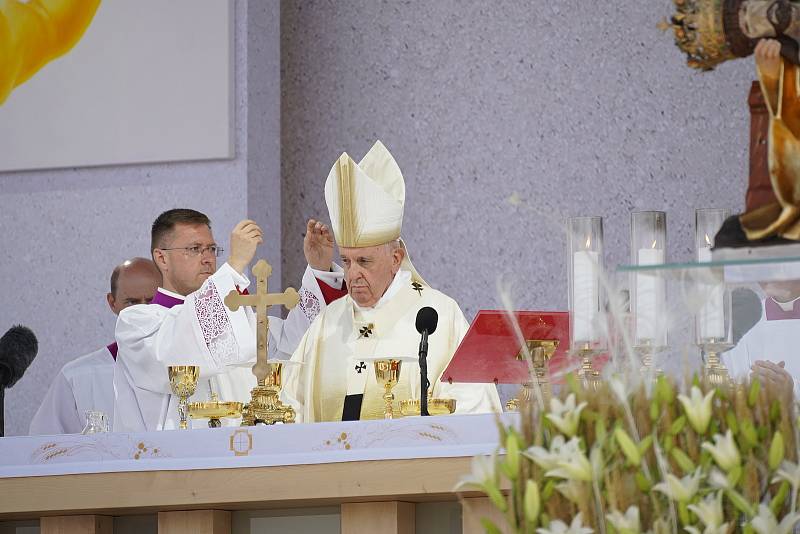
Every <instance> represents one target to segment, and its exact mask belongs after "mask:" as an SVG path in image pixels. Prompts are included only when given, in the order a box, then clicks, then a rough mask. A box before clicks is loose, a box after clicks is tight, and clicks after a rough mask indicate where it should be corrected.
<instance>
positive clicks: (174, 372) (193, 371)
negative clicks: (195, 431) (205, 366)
mask: <svg viewBox="0 0 800 534" xmlns="http://www.w3.org/2000/svg"><path fill="white" fill-rule="evenodd" d="M167 373H168V375H169V385H170V388H171V389H172V393H174V394H175V395H177V396H178V398H179V399H180V400H179V402H178V415H179V416H180V428H181V430H186V429H188V428H189V424H188V422H187V419H188V410H187V405H186V401H187V400H188V399H189V397H191V396H192V395H194V392H195V390H197V379H198V378H199V377H200V367H198V366H197V365H170V366H169V367H167Z"/></svg>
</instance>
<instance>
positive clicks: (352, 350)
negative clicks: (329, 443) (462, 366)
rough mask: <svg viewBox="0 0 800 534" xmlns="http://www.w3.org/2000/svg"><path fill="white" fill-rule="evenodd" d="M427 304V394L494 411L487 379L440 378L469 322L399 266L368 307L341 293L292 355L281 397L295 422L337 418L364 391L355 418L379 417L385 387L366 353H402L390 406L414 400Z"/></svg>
mask: <svg viewBox="0 0 800 534" xmlns="http://www.w3.org/2000/svg"><path fill="white" fill-rule="evenodd" d="M425 306H430V307H431V308H433V309H435V310H436V311H437V313H438V315H439V322H438V326H437V328H436V332H435V333H434V334H433V335H431V336H430V337H429V338H428V344H429V345H428V379H429V380H430V382H431V388H432V390H433V396H434V397H440V398H454V399H456V413H481V412H492V411H494V412H499V411H501V407H500V399H499V397H498V395H497V389H496V388H495V386H494V384H447V383H441V382H439V378H440V377H441V375H442V373H443V372H444V370H445V368H446V367H447V365H448V364H449V363H450V359H451V358H452V356H453V354H454V353H455V350H456V348H457V347H458V345H459V343H460V342H461V340H462V339H463V337H464V335H465V334H466V332H467V328H468V326H469V325H468V324H467V321H466V320H465V319H464V314H463V313H462V312H461V309H460V308H459V307H458V304H457V303H456V302H455V301H454V300H453V299H451V298H450V297H448V296H447V295H445V294H443V293H441V292H439V291H437V290H435V289H432V288H430V287H428V286H423V285H421V284H419V283H415V282H413V281H412V278H411V273H410V272H408V271H404V270H401V271H399V272H398V274H397V275H396V276H395V279H394V281H393V282H392V284H391V285H390V287H389V289H388V290H387V291H386V293H385V294H384V296H383V297H382V298H381V300H380V301H379V302H378V303H377V305H376V306H375V307H374V308H361V307H359V306H358V305H357V304H356V303H355V302H354V301H353V300H352V298H351V297H350V296H349V295H348V296H346V297H343V298H341V299H339V300H337V301H335V302H333V303H331V304H329V305H328V307H327V309H325V310H324V311H323V313H321V314H320V315H319V316H318V317H317V319H316V320H315V321H314V323H313V324H312V325H311V328H310V329H309V330H308V332H307V333H306V335H305V336H304V337H303V339H302V341H301V342H300V345H299V346H298V348H297V350H296V351H295V353H294V355H293V356H292V360H294V361H297V362H301V363H302V364H303V365H297V366H292V367H290V368H289V369H288V370H287V372H286V379H285V380H284V388H283V392H282V399H283V401H284V402H287V403H289V404H291V405H292V406H293V407H294V408H295V409H296V410H297V413H298V421H303V422H316V421H339V420H341V418H342V409H343V407H344V400H345V397H346V396H347V395H357V394H363V395H364V397H363V400H362V404H361V414H360V415H361V417H360V418H361V419H382V418H383V416H384V400H383V394H384V390H383V388H382V387H381V386H379V385H378V383H377V381H376V379H375V371H374V368H373V364H372V361H371V360H374V359H376V358H409V359H411V360H413V361H405V362H403V363H402V366H401V372H400V379H399V383H398V384H397V385H396V386H395V387H394V389H393V390H392V392H393V393H394V396H395V400H394V405H393V408H394V412H395V414H396V416H399V414H400V409H399V403H400V401H402V400H405V399H418V398H419V394H420V372H419V365H418V363H417V358H418V351H419V342H420V334H419V333H418V332H417V330H416V327H415V322H416V317H417V312H418V311H419V309H420V308H422V307H425Z"/></svg>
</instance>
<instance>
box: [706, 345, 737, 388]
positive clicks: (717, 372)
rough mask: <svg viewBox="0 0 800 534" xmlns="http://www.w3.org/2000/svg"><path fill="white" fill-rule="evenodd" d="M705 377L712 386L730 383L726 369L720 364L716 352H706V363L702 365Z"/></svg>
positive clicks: (720, 361)
mask: <svg viewBox="0 0 800 534" xmlns="http://www.w3.org/2000/svg"><path fill="white" fill-rule="evenodd" d="M703 372H704V376H705V379H706V380H707V381H708V383H709V384H711V385H712V386H714V387H721V386H727V385H730V383H731V380H730V375H729V374H728V369H727V368H726V367H725V366H724V365H723V364H722V360H721V359H720V357H719V353H718V352H712V351H709V352H706V363H705V365H704V366H703Z"/></svg>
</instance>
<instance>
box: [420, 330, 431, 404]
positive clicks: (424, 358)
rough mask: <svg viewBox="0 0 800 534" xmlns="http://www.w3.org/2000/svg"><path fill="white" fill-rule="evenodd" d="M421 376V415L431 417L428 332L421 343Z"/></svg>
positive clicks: (425, 331)
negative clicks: (429, 405)
mask: <svg viewBox="0 0 800 534" xmlns="http://www.w3.org/2000/svg"><path fill="white" fill-rule="evenodd" d="M419 376H420V398H419V414H420V415H430V414H429V413H428V388H429V387H430V385H431V383H430V381H429V380H428V330H423V331H422V340H421V341H420V342H419Z"/></svg>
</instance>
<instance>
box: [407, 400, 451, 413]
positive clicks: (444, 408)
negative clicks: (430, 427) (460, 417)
mask: <svg viewBox="0 0 800 534" xmlns="http://www.w3.org/2000/svg"><path fill="white" fill-rule="evenodd" d="M455 411H456V400H455V399H428V413H429V414H431V415H450V414H451V413H453V412H455ZM400 413H401V414H403V415H404V416H409V415H419V399H406V400H403V401H400Z"/></svg>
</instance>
